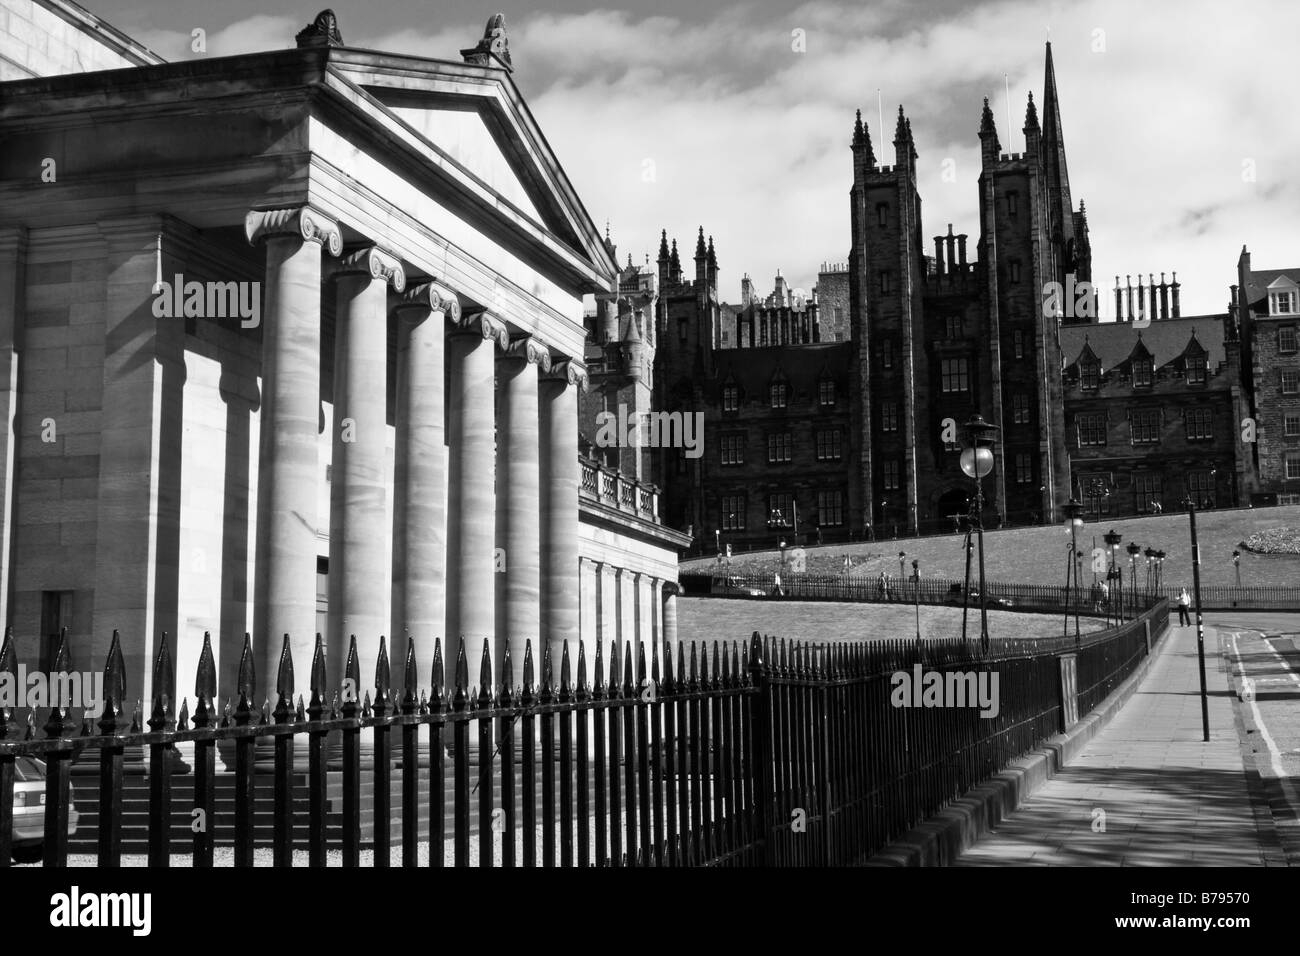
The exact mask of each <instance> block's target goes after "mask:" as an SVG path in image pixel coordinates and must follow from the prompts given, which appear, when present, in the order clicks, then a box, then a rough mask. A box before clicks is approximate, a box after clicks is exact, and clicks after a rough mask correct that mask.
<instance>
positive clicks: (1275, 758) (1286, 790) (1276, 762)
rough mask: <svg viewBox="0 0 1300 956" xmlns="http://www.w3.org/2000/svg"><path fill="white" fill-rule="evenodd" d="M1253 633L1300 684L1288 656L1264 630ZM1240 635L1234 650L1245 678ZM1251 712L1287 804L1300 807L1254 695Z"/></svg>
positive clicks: (1233, 647)
mask: <svg viewBox="0 0 1300 956" xmlns="http://www.w3.org/2000/svg"><path fill="white" fill-rule="evenodd" d="M1251 633H1255V634H1259V637H1260V641H1261V642H1262V643H1263V644H1264V646H1265V647H1267V648H1268V649H1269V651H1270V652H1271V653H1272V654H1273V656H1275V657H1277V658H1278V660H1280V661H1281V662H1282V669H1283V670H1284V671H1285V672H1286V673H1287V676H1288V677H1290V678H1291V679H1292V680H1294V681H1295V682H1296V683H1297V684H1300V677H1297V676H1296V675H1295V674H1293V673H1291V672H1290V669H1289V668H1288V667H1287V663H1286V658H1284V657H1282V655H1281V654H1278V652H1277V651H1276V650H1275V649H1274V648H1273V646H1272V645H1271V644H1269V642H1268V640H1267V639H1265V637H1264V632H1263V631H1252V632H1251ZM1240 636H1241V632H1240V631H1234V632H1233V634H1232V650H1233V652H1234V653H1235V654H1236V655H1237V666H1238V668H1239V670H1240V671H1241V674H1242V676H1243V678H1244V677H1245V673H1246V665H1245V664H1244V663H1243V662H1242V660H1241V646H1240V645H1239V644H1238V643H1237V639H1238V638H1239V637H1240ZM1250 712H1251V715H1252V716H1253V717H1254V719H1255V726H1256V727H1258V728H1259V735H1260V739H1262V740H1263V741H1264V746H1266V747H1267V748H1268V754H1269V763H1270V764H1271V765H1272V767H1273V775H1274V776H1275V777H1277V778H1278V783H1280V784H1281V785H1282V792H1283V794H1284V795H1285V796H1286V802H1287V804H1288V805H1289V806H1291V808H1292V809H1300V796H1297V794H1296V790H1295V787H1293V786H1292V785H1291V779H1290V778H1289V777H1288V776H1287V773H1286V769H1285V768H1284V767H1283V766H1282V753H1281V751H1280V750H1279V749H1278V746H1277V742H1276V741H1275V740H1273V735H1272V734H1270V733H1269V732H1268V727H1267V726H1266V725H1265V724H1264V717H1263V715H1262V714H1260V712H1259V704H1258V702H1256V700H1255V698H1254V696H1253V695H1252V696H1251V699H1250Z"/></svg>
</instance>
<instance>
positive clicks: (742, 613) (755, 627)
mask: <svg viewBox="0 0 1300 956" xmlns="http://www.w3.org/2000/svg"><path fill="white" fill-rule="evenodd" d="M1104 623H1105V622H1104V621H1100V620H1098V619H1096V618H1086V617H1081V618H1079V630H1080V631H1081V632H1084V633H1086V632H1088V631H1093V630H1099V629H1100V628H1101V627H1102V626H1103V624H1104ZM754 631H758V632H759V633H760V634H770V635H772V636H774V637H784V638H787V639H793V640H799V641H806V640H811V641H815V642H821V641H879V640H886V639H890V638H895V639H896V638H910V637H913V636H915V634H916V611H915V609H914V608H912V607H909V606H907V605H901V604H857V603H850V602H843V603H841V602H832V601H770V600H753V601H746V600H739V599H735V600H733V599H724V598H692V597H680V598H678V599H677V636H678V637H679V638H681V639H682V640H685V641H709V642H712V641H714V640H719V639H721V640H726V641H733V640H735V641H741V640H744V641H748V640H749V638H750V635H752V634H753V633H754ZM979 632H980V615H979V608H977V607H976V608H972V609H971V615H970V622H969V624H968V625H967V637H968V638H970V639H978V638H979ZM1070 633H1071V634H1073V633H1074V622H1073V621H1071V622H1070ZM1060 635H1061V618H1060V617H1059V616H1057V615H1054V614H1022V613H1018V612H1015V611H989V637H991V638H1003V637H1021V638H1024V637H1059V636H1060ZM921 637H922V638H924V639H940V638H953V637H961V608H959V607H956V608H953V607H938V606H929V607H927V606H926V605H924V604H922V605H921Z"/></svg>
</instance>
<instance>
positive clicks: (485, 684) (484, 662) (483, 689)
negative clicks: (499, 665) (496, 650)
mask: <svg viewBox="0 0 1300 956" xmlns="http://www.w3.org/2000/svg"><path fill="white" fill-rule="evenodd" d="M478 706H479V709H481V710H486V709H487V708H489V707H491V706H492V644H491V642H490V641H489V640H488V639H487V638H486V637H485V638H483V656H482V657H480V658H479V659H478Z"/></svg>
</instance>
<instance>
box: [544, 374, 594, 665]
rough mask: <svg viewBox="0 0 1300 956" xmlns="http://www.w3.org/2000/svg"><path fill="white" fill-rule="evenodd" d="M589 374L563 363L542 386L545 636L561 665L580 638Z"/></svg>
mask: <svg viewBox="0 0 1300 956" xmlns="http://www.w3.org/2000/svg"><path fill="white" fill-rule="evenodd" d="M585 384H586V373H585V371H584V370H583V369H582V368H581V366H579V365H577V364H576V363H574V362H572V361H566V362H561V363H558V364H557V365H556V366H555V367H554V368H553V369H552V370H551V373H550V374H549V375H548V376H547V377H546V378H545V379H544V380H543V382H542V392H541V415H540V419H541V438H542V452H541V478H542V487H541V493H542V633H543V635H544V639H545V640H546V641H547V642H548V643H549V645H550V647H551V653H552V654H553V655H554V659H555V660H556V661H557V662H558V661H559V659H560V656H559V655H560V652H561V650H563V646H564V642H565V641H566V640H567V641H569V642H570V643H571V644H574V643H576V640H577V637H578V589H577V588H576V587H575V586H574V582H575V581H576V575H577V573H578V388H579V387H580V386H584V387H585Z"/></svg>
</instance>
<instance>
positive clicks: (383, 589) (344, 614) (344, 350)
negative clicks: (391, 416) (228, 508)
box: [329, 246, 406, 697]
mask: <svg viewBox="0 0 1300 956" xmlns="http://www.w3.org/2000/svg"><path fill="white" fill-rule="evenodd" d="M333 279H334V283H335V303H336V304H335V310H334V435H333V456H332V469H331V470H332V472H333V478H332V484H331V487H330V544H329V548H330V573H329V629H330V636H329V663H330V665H331V667H332V669H333V673H334V675H335V677H336V686H340V687H341V686H342V677H343V668H344V664H345V663H346V659H347V652H348V645H349V640H350V637H351V635H353V634H355V635H356V638H357V662H358V663H359V664H360V669H361V686H360V687H358V688H357V696H358V697H364V694H365V692H366V691H367V690H370V691H371V692H372V696H373V690H374V688H373V681H374V676H375V661H376V660H377V658H378V655H379V638H380V636H381V635H384V634H386V633H387V631H388V627H389V624H390V621H391V618H390V613H389V612H390V606H389V602H390V601H391V599H392V590H391V587H392V579H391V576H390V575H391V570H392V564H391V563H392V559H393V549H392V544H391V542H390V541H389V539H388V532H389V530H390V529H391V528H392V516H391V514H390V513H389V510H388V509H389V503H388V483H389V481H390V475H389V471H388V468H387V460H388V456H387V444H388V442H387V427H388V285H389V283H392V285H393V287H394V288H395V289H396V290H397V291H398V292H401V291H402V290H403V289H404V288H405V287H406V279H405V276H404V274H403V272H402V267H401V265H400V264H399V263H398V262H397V260H396V259H394V258H392V257H391V256H388V255H385V254H384V253H381V252H380V251H379V250H378V249H376V248H374V247H373V246H369V247H366V248H363V249H359V250H357V251H355V252H352V253H349V254H348V255H347V256H345V257H344V258H343V260H342V261H341V262H340V263H339V267H338V269H337V270H336V271H335V273H334V275H333ZM390 658H391V655H390Z"/></svg>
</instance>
